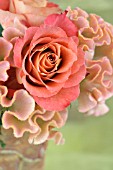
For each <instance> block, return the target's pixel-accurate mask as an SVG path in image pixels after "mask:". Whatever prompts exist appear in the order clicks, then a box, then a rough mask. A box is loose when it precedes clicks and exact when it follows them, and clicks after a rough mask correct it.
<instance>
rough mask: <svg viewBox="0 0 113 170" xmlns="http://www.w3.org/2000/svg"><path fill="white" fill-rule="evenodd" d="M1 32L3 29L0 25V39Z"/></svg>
mask: <svg viewBox="0 0 113 170" xmlns="http://www.w3.org/2000/svg"><path fill="white" fill-rule="evenodd" d="M2 31H3V28H2V26H1V25H0V37H2Z"/></svg>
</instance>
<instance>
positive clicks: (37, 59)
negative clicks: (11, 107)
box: [14, 14, 85, 110]
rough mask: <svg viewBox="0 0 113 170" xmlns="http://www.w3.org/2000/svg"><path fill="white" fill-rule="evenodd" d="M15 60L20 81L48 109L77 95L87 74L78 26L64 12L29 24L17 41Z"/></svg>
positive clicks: (68, 102) (58, 107) (59, 106)
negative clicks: (39, 23) (79, 45)
mask: <svg viewBox="0 0 113 170" xmlns="http://www.w3.org/2000/svg"><path fill="white" fill-rule="evenodd" d="M14 62H15V66H16V67H18V68H20V75H18V76H19V77H20V78H21V80H20V83H23V85H24V87H25V88H26V89H27V91H29V93H30V94H31V95H32V96H33V97H34V99H35V101H36V102H37V104H39V105H40V106H41V107H43V108H45V109H46V110H63V109H64V108H66V107H67V106H68V105H69V104H70V102H71V101H73V100H75V99H76V98H77V97H78V95H79V83H80V82H81V81H82V80H83V78H84V76H85V64H84V53H83V51H82V49H81V48H79V47H78V38H77V29H76V27H75V25H74V24H73V23H72V22H71V21H70V20H69V19H68V18H67V17H66V16H65V14H61V15H57V14H56V15H51V16H49V17H47V19H46V20H45V23H44V25H41V26H40V27H30V28H28V30H27V31H26V33H25V36H24V37H23V38H19V39H18V40H17V41H16V44H15V47H14ZM20 78H19V79H20Z"/></svg>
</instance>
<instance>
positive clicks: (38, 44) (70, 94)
mask: <svg viewBox="0 0 113 170" xmlns="http://www.w3.org/2000/svg"><path fill="white" fill-rule="evenodd" d="M0 9H1V10H0V23H1V26H2V28H3V31H2V37H0V122H1V125H0V126H1V127H2V128H3V129H12V131H13V135H14V137H16V138H20V137H23V135H24V134H25V133H27V134H28V141H29V143H30V144H42V143H44V142H45V141H47V140H50V139H53V140H54V141H55V143H56V144H60V143H63V142H64V140H63V138H62V134H61V133H60V132H58V131H57V130H56V129H59V128H61V127H62V126H64V125H65V123H66V120H67V116H68V110H67V107H68V106H69V105H70V104H71V102H72V101H75V100H78V110H79V111H80V112H83V113H85V114H88V115H92V114H93V115H95V116H99V115H103V114H105V113H107V112H108V110H109V108H108V107H107V105H106V104H105V101H106V100H107V99H108V98H110V97H111V96H113V26H112V25H111V24H110V23H107V22H105V21H104V20H103V19H102V18H101V17H100V16H97V15H96V14H88V13H87V12H85V11H84V10H82V9H80V8H75V9H71V8H70V7H68V8H67V9H66V10H65V11H63V10H61V9H60V8H59V6H58V5H56V4H54V3H52V2H48V1H47V0H5V1H2V0H0Z"/></svg>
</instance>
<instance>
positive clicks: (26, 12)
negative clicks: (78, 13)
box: [0, 0, 61, 28]
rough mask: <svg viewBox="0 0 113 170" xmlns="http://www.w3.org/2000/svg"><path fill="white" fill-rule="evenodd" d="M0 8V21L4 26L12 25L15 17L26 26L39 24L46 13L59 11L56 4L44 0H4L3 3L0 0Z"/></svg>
mask: <svg viewBox="0 0 113 170" xmlns="http://www.w3.org/2000/svg"><path fill="white" fill-rule="evenodd" d="M0 9H2V10H0V23H1V24H2V26H3V27H4V28H6V27H9V26H12V22H13V23H14V22H15V21H14V19H15V17H17V18H18V19H19V20H20V21H21V23H23V24H24V25H26V26H28V27H29V26H39V25H40V24H42V23H43V21H44V19H45V18H46V17H47V16H48V15H50V14H53V13H59V12H61V9H60V8H59V7H58V5H56V4H54V3H49V2H47V1H46V0H5V3H4V2H3V1H1V0H0ZM5 10H6V11H5ZM7 16H8V17H7Z"/></svg>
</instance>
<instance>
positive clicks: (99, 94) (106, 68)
mask: <svg viewBox="0 0 113 170" xmlns="http://www.w3.org/2000/svg"><path fill="white" fill-rule="evenodd" d="M86 64H87V76H86V78H85V80H84V81H83V82H82V83H81V93H80V96H79V98H78V102H79V107H78V108H79V111H80V112H86V113H87V114H94V115H96V116H98V115H102V114H104V113H106V112H108V110H109V109H108V107H107V106H106V105H105V100H106V99H108V98H110V97H111V96H112V95H113V91H112V88H113V80H112V79H113V69H112V65H111V63H110V61H109V59H108V58H107V57H103V58H101V59H99V60H86Z"/></svg>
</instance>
